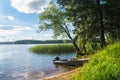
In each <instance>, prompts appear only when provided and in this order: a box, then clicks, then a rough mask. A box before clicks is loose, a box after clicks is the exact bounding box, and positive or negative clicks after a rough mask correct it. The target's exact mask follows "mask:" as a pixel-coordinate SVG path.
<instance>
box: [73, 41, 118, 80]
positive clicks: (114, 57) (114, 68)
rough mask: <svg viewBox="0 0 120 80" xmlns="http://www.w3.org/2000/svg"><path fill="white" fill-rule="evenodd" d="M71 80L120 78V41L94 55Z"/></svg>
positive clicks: (115, 79)
mask: <svg viewBox="0 0 120 80" xmlns="http://www.w3.org/2000/svg"><path fill="white" fill-rule="evenodd" d="M71 80H120V42H117V43H114V44H113V45H110V46H108V47H107V48H106V49H104V50H102V51H99V52H98V53H97V54H95V55H94V56H92V57H91V59H90V61H89V63H86V64H85V65H84V66H83V67H82V69H80V71H78V73H77V74H75V75H74V77H72V78H71Z"/></svg>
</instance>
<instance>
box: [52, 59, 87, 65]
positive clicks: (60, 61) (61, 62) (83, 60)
mask: <svg viewBox="0 0 120 80" xmlns="http://www.w3.org/2000/svg"><path fill="white" fill-rule="evenodd" d="M85 62H88V59H79V60H75V61H62V60H54V61H53V63H54V64H61V65H69V66H82V65H83V64H84V63H85Z"/></svg>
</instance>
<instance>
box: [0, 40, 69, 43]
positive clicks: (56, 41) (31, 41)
mask: <svg viewBox="0 0 120 80" xmlns="http://www.w3.org/2000/svg"><path fill="white" fill-rule="evenodd" d="M53 43H71V41H70V40H45V41H42V40H18V41H15V42H0V44H53Z"/></svg>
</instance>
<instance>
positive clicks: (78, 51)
mask: <svg viewBox="0 0 120 80" xmlns="http://www.w3.org/2000/svg"><path fill="white" fill-rule="evenodd" d="M73 45H74V48H75V50H76V52H77V55H83V54H82V52H81V50H80V48H79V47H78V45H77V44H76V42H75V41H73Z"/></svg>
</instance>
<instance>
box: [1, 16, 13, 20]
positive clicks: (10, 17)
mask: <svg viewBox="0 0 120 80" xmlns="http://www.w3.org/2000/svg"><path fill="white" fill-rule="evenodd" d="M0 17H2V18H5V19H8V20H10V21H14V20H15V18H14V17H13V16H0Z"/></svg>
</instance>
